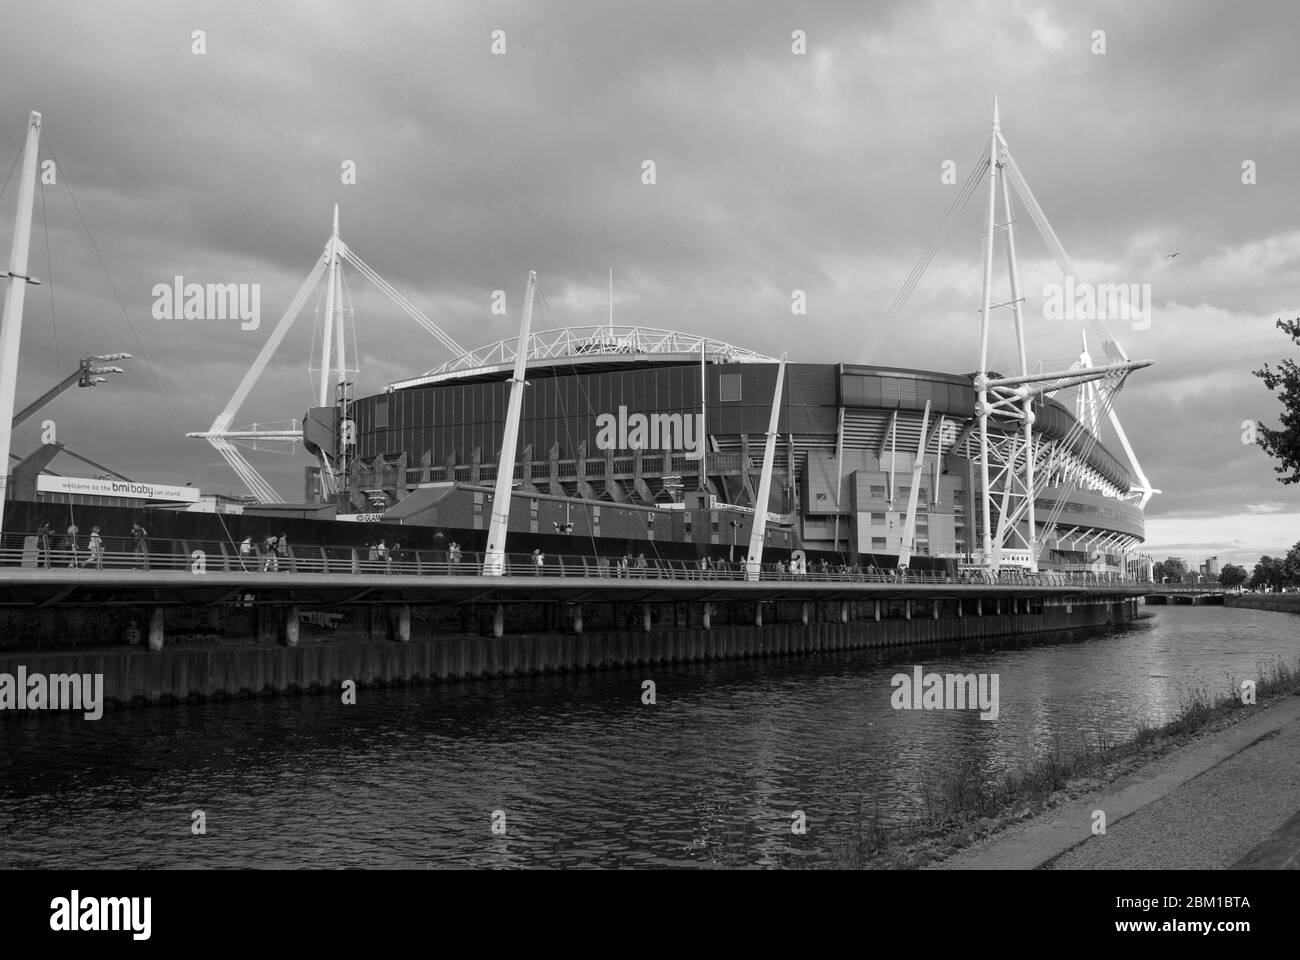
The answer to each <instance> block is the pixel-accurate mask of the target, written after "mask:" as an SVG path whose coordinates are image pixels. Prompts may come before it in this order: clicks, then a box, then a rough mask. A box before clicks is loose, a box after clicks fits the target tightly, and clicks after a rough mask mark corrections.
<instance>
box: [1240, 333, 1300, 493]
mask: <svg viewBox="0 0 1300 960" xmlns="http://www.w3.org/2000/svg"><path fill="white" fill-rule="evenodd" d="M1277 328H1278V329H1279V330H1281V331H1282V332H1283V333H1286V334H1287V335H1289V336H1290V337H1291V339H1292V340H1293V341H1295V343H1296V345H1297V346H1300V317H1297V318H1296V319H1294V320H1278V321H1277ZM1252 373H1254V374H1255V376H1257V377H1259V378H1260V379H1261V380H1263V381H1264V386H1266V387H1268V389H1269V390H1270V391H1276V392H1277V394H1278V399H1279V400H1281V401H1282V418H1281V426H1280V427H1279V428H1277V429H1273V428H1270V427H1266V426H1264V425H1263V424H1262V423H1261V424H1260V425H1259V431H1258V433H1259V445H1260V447H1261V448H1262V449H1263V451H1264V452H1265V453H1267V454H1268V455H1269V456H1271V457H1273V458H1275V459H1276V460H1278V461H1279V464H1278V465H1277V466H1275V467H1273V471H1274V472H1275V473H1280V474H1282V476H1281V477H1280V478H1279V480H1280V482H1281V483H1300V364H1297V363H1296V362H1295V361H1294V360H1289V359H1286V360H1282V361H1281V362H1280V363H1279V364H1278V366H1277V368H1276V369H1272V368H1270V367H1269V365H1268V364H1267V363H1266V364H1264V367H1263V369H1260V370H1254V371H1252ZM1279 388H1280V389H1279ZM1288 471H1289V473H1288Z"/></svg>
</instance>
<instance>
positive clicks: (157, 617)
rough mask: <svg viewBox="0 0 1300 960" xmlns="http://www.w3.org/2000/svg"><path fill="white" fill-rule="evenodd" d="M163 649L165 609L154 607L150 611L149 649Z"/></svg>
mask: <svg viewBox="0 0 1300 960" xmlns="http://www.w3.org/2000/svg"><path fill="white" fill-rule="evenodd" d="M162 648H163V608H162V607H154V608H153V610H151V611H149V649H150V650H161V649H162Z"/></svg>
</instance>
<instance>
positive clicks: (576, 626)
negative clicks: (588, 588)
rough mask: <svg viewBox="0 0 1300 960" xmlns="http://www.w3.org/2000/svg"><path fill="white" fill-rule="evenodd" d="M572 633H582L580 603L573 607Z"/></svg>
mask: <svg viewBox="0 0 1300 960" xmlns="http://www.w3.org/2000/svg"><path fill="white" fill-rule="evenodd" d="M573 632H574V633H577V634H581V633H582V604H580V603H575V604H574V605H573Z"/></svg>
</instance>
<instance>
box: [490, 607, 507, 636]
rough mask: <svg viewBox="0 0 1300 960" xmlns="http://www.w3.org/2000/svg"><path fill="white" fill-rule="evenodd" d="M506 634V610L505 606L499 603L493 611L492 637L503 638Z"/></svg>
mask: <svg viewBox="0 0 1300 960" xmlns="http://www.w3.org/2000/svg"><path fill="white" fill-rule="evenodd" d="M505 633H506V608H505V604H501V603H498V604H497V607H496V609H495V610H494V611H492V636H494V637H503V636H505Z"/></svg>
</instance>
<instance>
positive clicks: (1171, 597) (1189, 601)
mask: <svg viewBox="0 0 1300 960" xmlns="http://www.w3.org/2000/svg"><path fill="white" fill-rule="evenodd" d="M1227 593H1228V590H1227V588H1225V587H1222V586H1220V585H1219V584H1217V583H1211V584H1189V583H1153V584H1151V586H1150V589H1149V590H1148V591H1147V594H1146V603H1147V605H1148V606H1172V605H1177V604H1185V605H1189V606H1205V605H1212V606H1222V605H1223V598H1224V596H1225V595H1226V594H1227Z"/></svg>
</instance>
